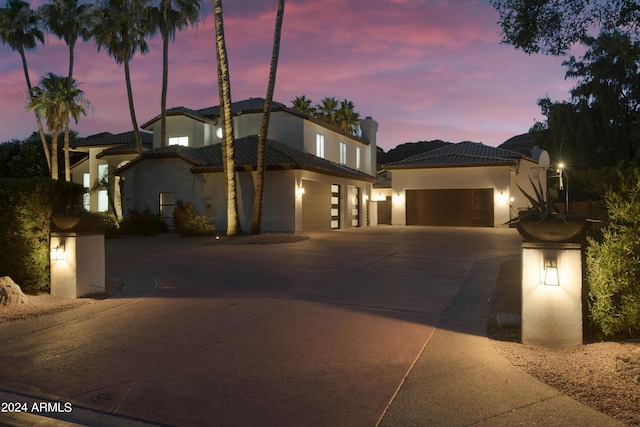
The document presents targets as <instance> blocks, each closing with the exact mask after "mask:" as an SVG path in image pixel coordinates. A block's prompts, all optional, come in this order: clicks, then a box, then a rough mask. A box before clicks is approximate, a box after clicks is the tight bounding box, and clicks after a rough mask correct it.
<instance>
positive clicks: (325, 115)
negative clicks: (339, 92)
mask: <svg viewBox="0 0 640 427" xmlns="http://www.w3.org/2000/svg"><path fill="white" fill-rule="evenodd" d="M337 115H338V101H337V100H336V99H335V98H324V99H323V100H322V101H320V104H318V105H317V106H316V114H315V116H316V117H317V118H319V119H321V120H324V121H325V122H327V123H329V124H330V125H336V124H337V122H338V119H337Z"/></svg>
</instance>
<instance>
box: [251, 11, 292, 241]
mask: <svg viewBox="0 0 640 427" xmlns="http://www.w3.org/2000/svg"><path fill="white" fill-rule="evenodd" d="M283 18H284V0H278V11H277V13H276V27H275V30H274V34H273V51H272V53H271V68H270V70H269V83H268V84H267V96H266V98H265V100H264V107H263V110H262V123H261V124H260V134H259V135H258V154H257V165H256V169H257V174H256V175H257V176H256V192H255V198H254V201H253V217H252V219H251V234H260V233H262V205H263V200H264V157H265V147H266V144H267V134H268V133H269V118H270V115H271V102H272V101H273V92H274V90H275V87H276V70H277V68H278V57H279V56H280V35H281V33H282V19H283Z"/></svg>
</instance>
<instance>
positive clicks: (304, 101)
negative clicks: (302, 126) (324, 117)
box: [291, 95, 316, 116]
mask: <svg viewBox="0 0 640 427" xmlns="http://www.w3.org/2000/svg"><path fill="white" fill-rule="evenodd" d="M312 102H313V101H311V100H310V99H309V98H307V97H306V95H302V96H296V99H294V100H293V101H291V104H292V107H293V109H294V110H297V111H300V112H301V113H304V114H308V115H310V116H313V115H314V114H315V112H316V108H315V107H312V106H311V103H312Z"/></svg>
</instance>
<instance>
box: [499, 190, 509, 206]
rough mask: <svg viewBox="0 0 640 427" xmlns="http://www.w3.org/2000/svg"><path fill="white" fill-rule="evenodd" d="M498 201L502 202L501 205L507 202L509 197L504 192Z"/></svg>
mask: <svg viewBox="0 0 640 427" xmlns="http://www.w3.org/2000/svg"><path fill="white" fill-rule="evenodd" d="M498 200H499V201H500V203H506V202H507V196H506V195H505V194H504V191H501V192H500V195H499V196H498Z"/></svg>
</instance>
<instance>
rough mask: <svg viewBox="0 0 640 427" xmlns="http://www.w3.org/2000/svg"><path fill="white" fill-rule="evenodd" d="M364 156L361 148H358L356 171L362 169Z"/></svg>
mask: <svg viewBox="0 0 640 427" xmlns="http://www.w3.org/2000/svg"><path fill="white" fill-rule="evenodd" d="M361 156H362V153H361V152H360V147H356V169H360V168H361V167H362V166H361V160H360V157H361Z"/></svg>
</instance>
